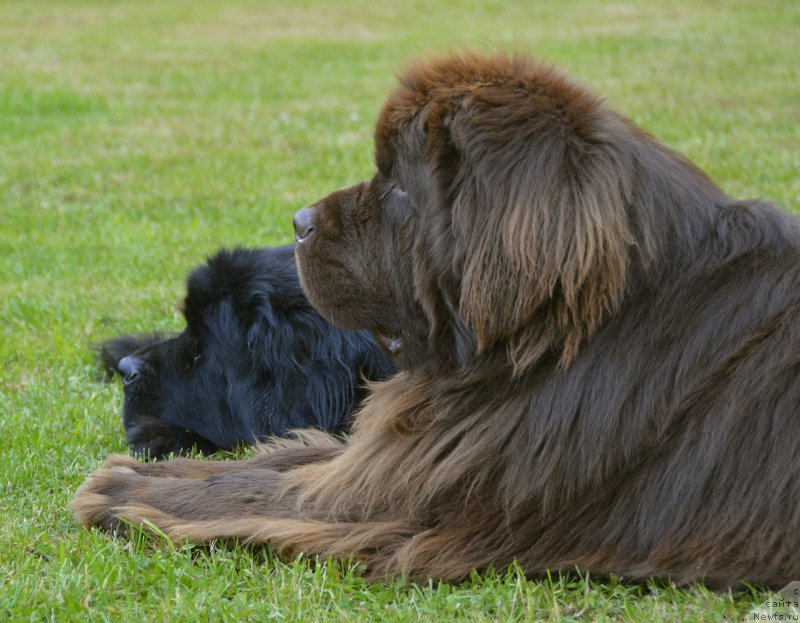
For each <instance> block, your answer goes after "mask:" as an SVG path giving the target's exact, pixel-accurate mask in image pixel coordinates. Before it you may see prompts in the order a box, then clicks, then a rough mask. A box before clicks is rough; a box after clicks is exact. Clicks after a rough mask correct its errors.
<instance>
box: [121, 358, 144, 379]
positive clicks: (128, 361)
mask: <svg viewBox="0 0 800 623" xmlns="http://www.w3.org/2000/svg"><path fill="white" fill-rule="evenodd" d="M141 365H142V360H141V359H139V358H138V357H123V358H122V359H120V360H119V363H118V364H117V368H118V369H119V373H120V374H121V375H122V383H123V384H124V385H127V384H128V383H132V382H133V381H134V380H135V379H136V377H137V376H139V368H140V367H141Z"/></svg>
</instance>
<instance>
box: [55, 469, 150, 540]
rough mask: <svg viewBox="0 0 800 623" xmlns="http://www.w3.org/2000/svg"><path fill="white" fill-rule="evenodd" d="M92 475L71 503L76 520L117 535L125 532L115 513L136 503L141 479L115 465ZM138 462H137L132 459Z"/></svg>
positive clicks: (132, 472)
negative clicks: (135, 490)
mask: <svg viewBox="0 0 800 623" xmlns="http://www.w3.org/2000/svg"><path fill="white" fill-rule="evenodd" d="M116 458H117V457H110V458H109V461H108V462H107V463H106V464H107V465H114V466H113V467H105V468H103V469H99V470H97V471H96V472H94V473H93V474H91V475H90V476H89V477H88V478H87V479H86V481H85V482H84V483H83V484H82V485H81V486H80V488H79V489H78V491H77V492H76V493H75V497H74V498H73V500H72V502H70V507H71V508H72V511H73V513H74V514H75V518H76V519H77V520H78V521H80V522H81V523H82V524H83V525H85V526H86V527H90V526H99V527H101V528H103V529H105V530H110V531H114V532H121V531H124V526H125V524H124V522H122V521H120V518H119V517H118V516H117V514H116V513H115V509H117V508H120V507H124V506H127V505H129V504H130V503H131V501H132V499H133V493H134V489H135V488H136V484H137V481H138V480H139V479H141V478H142V476H140V475H138V474H137V473H136V472H135V471H134V470H133V469H131V468H130V467H125V466H122V465H121V464H119V463H117V464H114V463H112V459H116ZM133 460H134V461H135V459H133Z"/></svg>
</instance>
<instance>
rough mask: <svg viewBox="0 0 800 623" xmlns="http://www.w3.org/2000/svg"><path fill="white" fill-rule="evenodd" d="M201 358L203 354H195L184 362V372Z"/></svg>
mask: <svg viewBox="0 0 800 623" xmlns="http://www.w3.org/2000/svg"><path fill="white" fill-rule="evenodd" d="M202 358H203V355H195V356H194V357H192V358H191V359H190V360H188V361H187V362H186V365H185V366H184V367H183V371H184V372H186V371H188V370H190V369H191V368H193V367H194V366H195V364H196V363H197V362H198V361H199V360H200V359H202Z"/></svg>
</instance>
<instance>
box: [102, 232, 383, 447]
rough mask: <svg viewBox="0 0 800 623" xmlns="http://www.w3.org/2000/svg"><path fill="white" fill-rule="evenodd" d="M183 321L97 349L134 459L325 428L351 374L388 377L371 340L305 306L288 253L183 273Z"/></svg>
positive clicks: (335, 416) (349, 405)
mask: <svg viewBox="0 0 800 623" xmlns="http://www.w3.org/2000/svg"><path fill="white" fill-rule="evenodd" d="M184 315H185V318H186V329H185V330H184V331H183V332H182V333H180V334H178V335H177V336H173V337H167V338H162V337H160V336H145V337H127V336H125V337H121V338H118V339H116V340H112V341H109V342H106V343H104V344H103V345H102V346H101V349H100V357H101V359H102V362H103V364H104V365H105V366H106V368H107V369H108V370H110V371H111V372H112V373H117V374H119V375H120V376H121V377H122V382H123V386H124V390H125V405H124V415H123V423H124V426H125V433H126V437H127V439H128V442H129V444H130V446H131V448H132V449H133V450H134V452H137V453H147V454H150V455H151V456H163V455H166V454H169V453H170V452H173V453H176V454H177V453H180V452H183V451H186V450H188V449H190V448H191V447H192V446H195V447H196V448H197V449H199V450H201V451H203V452H206V453H207V452H212V451H214V450H216V449H219V448H232V447H234V446H236V445H237V444H239V443H242V442H244V443H252V442H254V441H256V440H258V439H260V438H264V437H268V436H270V435H282V434H284V433H285V432H286V430H287V429H290V428H299V427H308V426H314V427H318V428H322V429H324V430H327V431H331V432H337V431H340V430H343V429H344V428H346V427H347V425H348V424H349V415H350V413H351V412H352V410H353V408H354V407H355V405H356V404H357V402H358V400H359V399H360V398H361V389H360V388H359V386H360V385H362V384H363V379H368V380H379V379H382V378H385V377H386V376H388V375H389V374H391V373H392V372H393V368H392V365H391V363H389V361H388V360H387V359H386V357H385V355H383V354H382V352H381V351H380V349H379V347H378V346H377V345H376V344H375V342H374V341H373V340H372V338H371V336H369V335H368V334H367V333H365V332H348V331H343V330H341V329H338V328H335V327H333V326H332V325H331V324H330V323H328V322H327V321H326V320H324V319H323V318H322V317H321V316H320V315H319V314H318V313H316V312H315V311H314V310H313V309H312V308H311V306H310V304H309V303H308V301H307V300H306V298H305V296H304V294H303V292H302V290H301V288H300V284H299V282H298V278H297V272H296V268H295V264H294V252H293V248H292V247H291V246H285V247H278V248H275V249H257V250H246V249H236V250H234V251H221V252H219V253H218V254H217V255H215V256H214V257H212V258H211V259H209V260H208V262H207V263H206V264H205V265H203V266H201V267H199V268H197V269H196V270H195V271H194V272H193V273H192V274H191V275H190V276H189V280H188V293H187V296H186V300H185V304H184Z"/></svg>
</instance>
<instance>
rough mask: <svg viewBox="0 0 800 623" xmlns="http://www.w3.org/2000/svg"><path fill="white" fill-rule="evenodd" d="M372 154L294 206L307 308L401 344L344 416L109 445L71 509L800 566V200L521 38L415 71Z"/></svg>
mask: <svg viewBox="0 0 800 623" xmlns="http://www.w3.org/2000/svg"><path fill="white" fill-rule="evenodd" d="M375 151H376V165H377V170H376V173H375V175H374V176H373V177H372V178H371V179H370V180H367V181H364V182H362V183H360V184H357V185H355V186H353V187H351V188H347V189H343V190H339V191H337V192H334V193H333V194H331V195H329V196H328V197H325V198H323V199H321V200H319V201H318V202H316V203H315V204H314V205H312V206H310V207H308V208H304V209H303V210H301V211H300V212H298V213H297V214H296V215H295V231H296V235H297V241H298V244H297V250H296V254H297V262H298V266H299V272H300V278H301V282H302V284H303V288H304V290H305V292H306V294H307V295H308V297H309V300H311V302H312V304H313V305H314V306H315V307H316V308H317V309H318V310H319V311H320V313H322V314H323V315H324V316H325V317H326V318H328V319H329V320H331V321H332V322H334V323H336V324H337V325H339V326H341V327H345V328H348V329H370V330H372V331H374V332H375V333H376V334H377V335H379V336H381V339H383V340H385V341H386V342H387V343H390V344H392V345H393V349H394V350H395V351H397V352H403V353H405V356H406V358H405V360H404V362H403V368H404V369H403V370H402V371H401V372H399V373H398V374H396V375H395V376H393V377H392V378H390V379H388V380H386V381H383V382H381V383H376V384H375V385H374V387H373V389H372V391H371V393H370V395H369V396H368V397H367V399H366V400H365V401H364V403H363V406H362V407H361V409H360V410H359V411H358V413H357V414H356V416H355V420H354V424H353V433H352V434H351V436H350V437H349V438H348V439H347V440H346V441H343V442H342V441H337V440H335V439H333V438H331V437H328V436H325V435H323V434H322V433H316V434H315V436H314V439H313V440H310V439H305V440H301V441H297V442H282V443H280V444H275V445H274V446H273V447H272V448H271V449H268V450H267V451H266V452H264V453H263V454H261V455H260V456H257V457H255V458H252V459H250V460H248V461H229V462H222V461H213V462H212V461H191V460H186V459H184V460H180V459H179V460H177V461H164V462H161V463H159V464H143V463H140V462H138V461H136V460H135V459H134V458H132V457H130V456H115V457H111V458H109V460H108V461H107V463H106V465H105V466H104V467H103V468H101V469H100V470H98V471H97V472H95V473H94V474H93V475H92V476H90V477H89V479H88V480H87V482H86V483H85V484H84V485H83V487H82V488H81V489H80V490H79V491H78V493H77V495H76V497H75V500H74V501H73V508H74V510H75V513H76V515H77V517H78V518H79V520H80V521H82V522H83V523H84V524H86V525H99V526H103V527H105V528H107V529H115V528H120V527H122V528H124V525H125V524H124V523H122V522H121V520H127V521H130V522H134V523H136V524H139V523H142V524H144V525H155V526H157V528H158V530H160V531H163V533H164V534H167V535H169V536H170V537H172V538H174V539H176V540H180V539H183V538H188V539H192V540H195V541H198V542H207V541H210V540H213V539H219V538H238V539H242V540H245V541H247V542H252V543H269V544H270V545H272V546H273V547H274V548H275V549H276V550H277V551H279V552H282V553H283V554H284V555H287V556H291V555H293V554H296V553H297V552H301V551H302V552H306V553H310V554H316V555H321V556H338V557H342V558H345V559H346V558H348V557H353V558H355V559H358V560H361V561H363V562H364V563H365V564H366V566H367V568H368V570H369V573H370V574H371V575H372V576H373V577H374V576H383V575H386V574H398V573H405V574H410V575H413V576H416V577H422V578H427V577H433V578H445V579H449V580H455V579H459V578H463V577H465V576H467V575H468V574H469V573H470V571H471V570H473V569H479V570H480V569H486V568H488V567H491V566H504V565H507V564H508V563H510V562H511V561H513V560H517V561H518V562H519V564H520V565H521V566H522V567H523V568H524V569H525V570H526V571H527V572H528V573H543V572H544V571H545V570H547V569H574V568H575V567H579V568H581V569H584V570H586V571H590V572H591V573H593V574H596V575H602V574H608V573H614V574H618V575H621V576H625V577H628V578H643V577H649V576H663V577H669V578H672V579H673V580H675V581H676V582H691V581H695V580H703V581H706V582H708V583H709V584H711V585H714V586H720V585H722V586H725V585H735V584H737V583H739V582H740V581H746V582H752V583H763V584H771V585H778V586H782V585H785V584H787V583H788V582H789V581H791V580H798V579H800V435H799V434H798V431H800V225H799V224H798V221H797V219H795V218H794V217H792V216H790V215H788V214H786V213H784V212H781V211H780V210H778V209H776V208H775V207H773V206H771V205H769V204H767V203H765V202H761V201H740V200H735V199H732V198H730V197H728V196H726V195H725V193H723V192H722V190H720V189H719V188H718V187H717V186H716V185H714V183H713V182H711V181H710V180H709V179H708V177H706V175H704V174H703V172H702V171H700V170H699V169H697V168H696V167H695V166H693V165H692V164H690V163H689V162H687V161H686V159H685V158H683V157H682V156H680V155H679V154H677V153H675V152H673V151H672V150H670V149H668V148H666V147H664V146H663V145H660V144H659V143H658V142H657V141H655V140H654V139H653V138H652V137H651V136H649V135H648V134H646V133H644V132H642V131H641V130H640V129H639V128H637V127H636V126H635V125H634V124H633V123H632V122H631V121H629V120H628V119H626V118H625V117H623V116H622V115H619V114H617V113H616V112H614V111H612V110H611V109H609V108H608V107H607V106H606V105H605V104H604V103H603V102H602V100H601V99H599V98H597V97H595V96H594V95H593V94H592V93H590V92H589V91H587V90H586V89H585V88H584V87H583V86H581V85H580V84H577V83H575V82H574V81H572V80H570V79H568V78H567V77H565V76H564V75H562V74H561V73H559V72H557V71H555V70H553V69H552V68H551V67H549V66H547V65H542V64H540V63H537V62H534V61H531V60H529V59H527V58H524V57H522V56H515V57H511V58H509V57H507V56H504V55H490V56H484V55H478V54H465V55H460V56H455V55H454V56H449V57H446V58H440V59H433V60H430V61H426V62H421V63H416V64H413V65H412V66H410V67H409V69H408V70H407V71H406V72H405V73H404V74H403V75H402V76H401V78H400V81H399V85H398V87H397V89H396V90H395V91H394V93H392V94H391V95H390V96H389V98H388V100H387V102H386V104H385V105H384V107H383V110H382V111H381V114H380V116H379V118H378V123H377V128H376V132H375ZM304 444H305V445H304ZM309 444H310V445H309ZM148 522H149V523H148Z"/></svg>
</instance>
